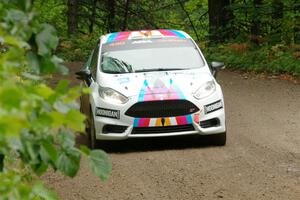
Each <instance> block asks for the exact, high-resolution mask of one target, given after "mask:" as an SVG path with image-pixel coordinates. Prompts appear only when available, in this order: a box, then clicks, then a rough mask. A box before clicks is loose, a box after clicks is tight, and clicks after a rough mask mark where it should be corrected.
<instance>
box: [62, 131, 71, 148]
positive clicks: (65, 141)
mask: <svg viewBox="0 0 300 200" xmlns="http://www.w3.org/2000/svg"><path fill="white" fill-rule="evenodd" d="M58 141H59V143H60V145H61V146H62V148H63V149H68V148H72V147H74V146H75V137H74V134H73V133H70V132H66V131H60V133H59V135H58Z"/></svg>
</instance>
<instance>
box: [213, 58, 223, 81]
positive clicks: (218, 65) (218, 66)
mask: <svg viewBox="0 0 300 200" xmlns="http://www.w3.org/2000/svg"><path fill="white" fill-rule="evenodd" d="M224 68H225V64H224V63H222V62H216V61H213V62H211V69H212V74H213V76H214V77H216V76H217V72H218V70H220V69H224Z"/></svg>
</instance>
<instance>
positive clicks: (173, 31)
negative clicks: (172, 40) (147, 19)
mask: <svg viewBox="0 0 300 200" xmlns="http://www.w3.org/2000/svg"><path fill="white" fill-rule="evenodd" d="M170 31H171V32H172V33H174V34H175V35H177V36H178V37H180V38H186V37H185V36H184V35H183V34H182V33H180V32H179V31H175V30H170Z"/></svg>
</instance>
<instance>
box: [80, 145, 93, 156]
mask: <svg viewBox="0 0 300 200" xmlns="http://www.w3.org/2000/svg"><path fill="white" fill-rule="evenodd" d="M80 150H81V152H83V153H84V154H85V155H87V156H88V155H90V153H91V150H90V149H89V148H88V147H87V146H85V145H80Z"/></svg>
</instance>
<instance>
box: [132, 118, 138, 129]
mask: <svg viewBox="0 0 300 200" xmlns="http://www.w3.org/2000/svg"><path fill="white" fill-rule="evenodd" d="M138 126H139V118H134V121H133V127H138Z"/></svg>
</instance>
